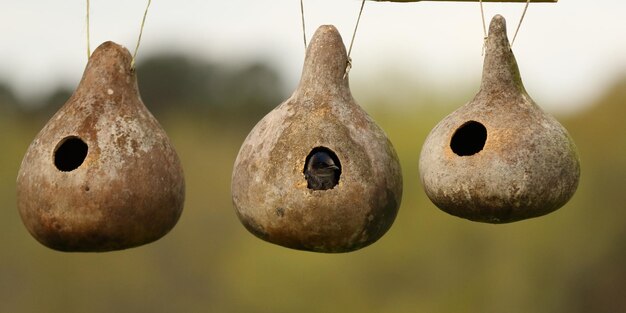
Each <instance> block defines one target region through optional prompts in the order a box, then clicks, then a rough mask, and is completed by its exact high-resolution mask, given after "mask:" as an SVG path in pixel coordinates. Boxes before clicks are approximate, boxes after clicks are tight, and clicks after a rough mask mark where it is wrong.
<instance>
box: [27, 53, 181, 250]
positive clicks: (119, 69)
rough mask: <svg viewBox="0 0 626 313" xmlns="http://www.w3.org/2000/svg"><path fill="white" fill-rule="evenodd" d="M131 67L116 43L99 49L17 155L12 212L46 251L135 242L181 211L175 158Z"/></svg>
mask: <svg viewBox="0 0 626 313" xmlns="http://www.w3.org/2000/svg"><path fill="white" fill-rule="evenodd" d="M130 64H131V56H130V53H129V52H128V50H126V49H125V48H124V47H122V46H119V45H117V44H115V43H113V42H105V43H103V44H102V45H101V46H100V47H98V49H96V50H95V51H94V53H93V55H92V57H91V58H90V60H89V63H88V64H87V67H86V69H85V73H84V75H83V78H82V80H81V82H80V84H79V86H78V88H77V89H76V91H75V92H74V94H73V95H72V96H71V98H70V99H69V100H68V101H67V103H66V104H65V105H64V106H63V107H62V108H61V109H60V110H59V111H58V112H57V113H56V114H55V115H54V116H53V117H52V119H51V120H50V121H49V122H48V123H47V124H46V126H45V127H44V128H43V129H42V130H41V132H40V133H39V134H38V135H37V137H36V138H35V140H34V141H33V142H32V144H31V145H30V147H29V148H28V151H27V152H26V155H25V156H24V159H23V161H22V165H21V167H20V170H19V174H18V177H17V198H18V208H19V212H20V215H21V217H22V220H23V222H24V224H25V226H26V228H27V229H28V231H29V232H30V233H31V234H32V235H33V236H34V237H35V238H36V239H37V240H38V241H40V242H41V243H42V244H44V245H46V246H48V247H50V248H53V249H57V250H62V251H109V250H118V249H126V248H130V247H135V246H139V245H142V244H146V243H149V242H152V241H155V240H157V239H159V238H161V237H162V236H164V235H165V234H166V233H167V232H169V231H170V229H172V227H174V225H175V224H176V222H177V221H178V218H179V217H180V214H181V212H182V209H183V202H184V195H185V182H184V178H183V172H182V168H181V165H180V161H179V159H178V156H177V155H176V152H175V151H174V148H173V147H172V145H171V144H170V141H169V139H168V138H167V136H166V134H165V132H164V130H163V129H162V128H161V126H160V125H159V123H158V122H157V121H156V119H155V118H154V117H153V116H152V114H150V112H149V111H148V109H147V108H146V107H145V106H144V104H143V102H142V101H141V98H140V95H139V91H138V89H137V80H136V76H135V73H134V71H133V70H131V66H130Z"/></svg>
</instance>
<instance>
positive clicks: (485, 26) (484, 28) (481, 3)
mask: <svg viewBox="0 0 626 313" xmlns="http://www.w3.org/2000/svg"><path fill="white" fill-rule="evenodd" d="M479 2H480V16H481V17H482V20H483V32H484V34H485V37H484V42H483V54H484V53H485V46H486V44H487V37H488V35H487V24H486V22H485V11H484V10H483V0H479ZM529 5H530V0H526V6H524V11H523V12H522V17H521V18H520V20H519V23H518V24H517V28H516V29H515V35H513V40H511V44H510V45H509V46H510V47H513V43H514V42H515V38H517V34H518V33H519V29H520V27H522V22H523V21H524V17H525V16H526V11H528V6H529Z"/></svg>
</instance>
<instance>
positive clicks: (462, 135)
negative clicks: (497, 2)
mask: <svg viewBox="0 0 626 313" xmlns="http://www.w3.org/2000/svg"><path fill="white" fill-rule="evenodd" d="M419 168H420V176H421V180H422V183H423V185H424V189H425V191H426V194H427V195H428V197H429V198H430V199H431V200H432V202H433V203H434V204H435V205H436V206H437V207H439V208H440V209H442V210H443V211H445V212H448V213H450V214H452V215H456V216H459V217H462V218H466V219H469V220H473V221H479V222H487V223H507V222H514V221H518V220H522V219H527V218H531V217H537V216H541V215H544V214H547V213H550V212H552V211H554V210H556V209H558V208H560V207H561V206H563V205H564V204H565V203H566V202H567V201H568V200H569V199H570V198H571V197H572V195H573V194H574V192H575V191H576V188H577V186H578V180H579V175H580V166H579V160H578V155H577V152H576V147H575V145H574V142H573V141H572V138H571V137H570V136H569V134H568V133H567V131H566V130H565V128H564V127H563V126H561V124H559V122H557V120H556V119H554V118H553V117H552V116H550V115H548V114H546V113H545V112H544V111H543V110H542V109H541V108H540V107H539V106H537V105H536V104H535V102H534V101H533V100H532V99H531V98H530V96H529V95H528V93H527V92H526V90H525V88H524V85H523V84H522V79H521V77H520V73H519V69H518V66H517V63H516V61H515V57H514V55H513V52H512V51H511V47H510V44H509V41H508V38H507V35H506V23H505V20H504V18H503V17H502V16H500V15H497V16H495V17H494V18H493V20H492V21H491V25H490V27H489V36H488V39H487V42H486V55H485V61H484V68H483V77H482V83H481V87H480V91H479V92H478V94H477V95H476V96H475V97H474V99H473V100H472V101H470V102H469V103H467V104H465V105H464V106H462V107H461V108H459V109H457V110H456V111H454V112H453V113H452V114H450V115H449V116H447V117H446V118H444V119H443V120H442V121H441V122H439V124H437V126H435V128H434V129H433V130H432V131H431V132H430V134H429V135H428V137H427V139H426V141H425V143H424V146H423V148H422V152H421V155H420V161H419Z"/></svg>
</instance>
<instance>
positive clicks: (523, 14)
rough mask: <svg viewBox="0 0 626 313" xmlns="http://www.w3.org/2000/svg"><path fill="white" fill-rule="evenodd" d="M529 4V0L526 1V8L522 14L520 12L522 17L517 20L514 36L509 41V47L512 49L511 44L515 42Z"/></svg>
mask: <svg viewBox="0 0 626 313" xmlns="http://www.w3.org/2000/svg"><path fill="white" fill-rule="evenodd" d="M529 4H530V0H527V1H526V6H525V7H524V12H522V17H521V18H520V19H519V24H517V29H516V30H515V35H513V40H511V47H513V43H514V42H515V38H517V33H518V32H519V28H520V27H521V26H522V22H523V21H524V17H525V16H526V11H527V10H528V5H529Z"/></svg>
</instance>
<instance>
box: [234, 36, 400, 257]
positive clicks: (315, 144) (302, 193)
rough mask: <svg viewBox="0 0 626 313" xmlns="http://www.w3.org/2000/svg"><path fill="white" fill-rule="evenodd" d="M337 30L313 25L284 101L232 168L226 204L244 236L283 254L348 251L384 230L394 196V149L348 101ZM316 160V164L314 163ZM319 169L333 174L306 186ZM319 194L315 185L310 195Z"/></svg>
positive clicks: (392, 215)
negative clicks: (298, 73) (297, 73)
mask: <svg viewBox="0 0 626 313" xmlns="http://www.w3.org/2000/svg"><path fill="white" fill-rule="evenodd" d="M347 62H348V56H347V55H346V49H345V46H344V44H343V41H342V39H341V36H340V35H339V32H338V31H337V29H336V28H335V27H333V26H321V27H320V28H319V29H318V30H317V32H316V33H315V35H314V36H313V38H312V40H311V43H310V45H309V48H308V51H307V55H306V59H305V62H304V68H303V73H302V78H301V81H300V84H299V86H298V87H297V89H296V91H295V92H294V93H293V95H292V96H291V97H290V98H289V99H287V100H286V101H285V102H283V103H282V104H280V105H279V106H278V107H276V108H275V109H274V110H273V111H271V112H270V113H269V114H267V115H266V116H265V117H264V118H263V119H262V120H261V121H260V122H259V123H258V124H257V125H256V126H255V127H254V129H253V130H252V131H251V132H250V134H249V135H248V137H247V138H246V140H245V142H244V143H243V145H242V147H241V150H240V151H239V154H238V156H237V159H236V161H235V165H234V169H233V176H232V197H233V204H234V206H235V209H236V212H237V215H238V216H239V218H240V220H241V222H242V223H243V225H244V226H245V227H246V228H247V229H248V230H249V231H250V232H252V233H253V234H255V235H256V236H258V237H259V238H261V239H264V240H266V241H269V242H272V243H275V244H278V245H282V246H285V247H288V248H293V249H300V250H309V251H316V252H328V253H333V252H348V251H353V250H357V249H360V248H363V247H365V246H367V245H369V244H371V243H373V242H375V241H376V240H378V239H379V238H380V237H382V236H383V234H384V233H385V232H386V231H387V230H388V229H389V228H390V227H391V224H392V223H393V221H394V219H395V217H396V215H397V211H398V207H399V206H400V200H401V197H402V175H401V171H400V165H399V162H398V158H397V156H396V152H395V151H394V149H393V147H392V145H391V143H390V142H389V140H388V139H387V137H386V136H385V134H384V132H383V131H382V130H381V129H380V128H379V127H378V126H377V125H376V124H375V123H374V121H372V119H371V118H370V117H369V116H368V115H367V113H365V111H363V109H361V107H360V106H359V105H358V104H357V103H356V102H355V100H354V98H353V97H352V94H351V92H350V88H349V85H348V79H347V78H344V73H345V69H346V65H347ZM316 159H317V160H316ZM309 162H319V163H320V164H321V168H323V169H324V168H325V169H330V170H331V171H335V173H336V174H337V175H332V174H331V175H330V176H329V177H330V179H331V180H333V183H332V184H330V185H327V184H320V186H316V184H315V183H314V181H312V180H310V179H309V180H307V176H310V175H315V173H309V172H307V169H311V168H313V167H314V166H313V165H314V164H312V163H309ZM317 187H319V188H317Z"/></svg>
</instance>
